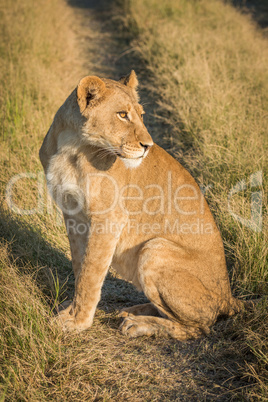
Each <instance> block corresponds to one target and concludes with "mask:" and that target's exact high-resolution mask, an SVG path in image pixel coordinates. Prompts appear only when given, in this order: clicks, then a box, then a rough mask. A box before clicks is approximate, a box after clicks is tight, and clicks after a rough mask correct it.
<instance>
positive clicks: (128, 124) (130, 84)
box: [76, 70, 153, 167]
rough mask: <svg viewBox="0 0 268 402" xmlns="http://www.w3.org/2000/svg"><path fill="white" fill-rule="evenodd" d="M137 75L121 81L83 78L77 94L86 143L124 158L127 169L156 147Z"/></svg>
mask: <svg viewBox="0 0 268 402" xmlns="http://www.w3.org/2000/svg"><path fill="white" fill-rule="evenodd" d="M137 86H138V80H137V77H136V74H135V72H134V71H133V70H132V71H131V73H130V74H129V75H128V76H127V77H124V78H121V79H120V80H119V81H113V80H109V79H100V78H98V77H95V76H88V77H85V78H83V79H82V80H81V81H80V83H79V84H78V87H77V90H76V94H77V103H78V106H79V109H80V113H81V114H82V116H83V117H84V118H85V121H84V123H83V128H82V135H83V138H84V140H85V141H86V142H88V143H90V144H92V145H94V146H97V147H100V148H101V149H102V150H103V152H104V153H107V154H108V153H112V154H115V155H117V156H118V157H119V158H122V160H123V161H124V163H125V165H126V166H127V167H137V166H138V165H139V164H140V163H141V162H142V160H143V158H144V157H145V156H146V155H147V154H148V152H149V149H150V147H151V146H152V145H153V141H152V138H151V136H150V134H149V133H148V131H147V129H146V127H145V125H144V123H143V114H144V110H143V108H142V106H141V105H140V104H139V103H138V94H137V91H136V88H137Z"/></svg>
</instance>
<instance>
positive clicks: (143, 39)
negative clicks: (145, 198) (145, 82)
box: [0, 0, 268, 402]
mask: <svg viewBox="0 0 268 402" xmlns="http://www.w3.org/2000/svg"><path fill="white" fill-rule="evenodd" d="M129 5H130V6H131V7H130V8H128V12H129V13H130V14H129V16H130V21H131V22H132V25H131V27H129V26H128V27H127V30H128V32H127V35H132V36H135V37H136V38H137V33H139V35H140V36H139V38H138V46H139V49H140V51H141V54H142V57H143V58H144V59H145V60H146V61H147V64H148V69H150V70H151V72H152V77H154V79H155V80H156V81H157V83H158V84H157V90H158V91H159V94H160V98H161V110H162V118H165V119H167V120H168V123H169V126H170V127H171V128H172V131H171V133H172V135H170V133H168V132H165V133H164V138H163V136H161V135H160V134H161V133H159V135H158V138H159V141H161V142H162V144H165V146H166V147H168V148H169V149H170V151H171V152H173V153H174V154H175V155H176V156H177V157H179V158H180V159H181V160H183V163H184V164H186V165H187V166H188V167H190V169H191V170H192V172H193V173H194V174H195V177H196V178H197V179H198V180H199V182H200V183H204V184H208V183H213V185H214V187H213V190H212V191H211V192H210V193H209V194H208V195H209V199H210V202H211V205H212V207H213V208H214V210H215V214H216V217H217V219H218V222H219V224H220V226H221V229H222V232H223V235H224V239H225V242H226V249H227V251H228V255H229V261H230V262H232V263H233V264H232V268H233V271H232V272H233V283H234V286H235V287H236V289H237V291H239V292H240V293H241V294H246V293H250V294H253V293H254V292H255V293H257V294H264V293H265V292H267V276H266V275H267V272H266V269H265V258H266V253H267V248H266V247H267V243H266V242H265V231H264V230H263V231H262V232H261V233H257V234H256V233H253V232H252V231H250V230H248V229H245V228H243V227H240V226H239V225H238V224H237V222H235V221H234V220H233V219H232V218H231V217H230V216H228V215H227V214H226V194H227V192H228V190H229V188H230V186H231V185H233V184H235V183H236V182H237V180H240V179H241V178H244V176H248V175H250V174H251V173H252V172H254V171H255V170H257V169H263V170H264V167H263V165H262V163H263V158H264V155H265V149H264V145H263V141H264V135H265V123H264V117H265V116H264V114H265V112H264V111H265V107H267V76H266V74H267V71H266V69H265V63H264V60H265V57H266V54H267V53H266V52H267V51H266V50H265V47H264V46H265V42H264V41H263V39H262V37H261V34H260V33H257V32H256V30H255V28H254V27H253V26H252V25H251V24H250V23H249V21H248V20H247V18H246V17H241V16H240V15H239V14H238V13H236V12H235V11H234V10H233V9H232V8H231V7H229V6H227V5H222V4H221V3H217V6H219V7H217V10H216V9H215V8H213V2H205V3H204V2H198V3H196V2H192V1H190V2H188V1H187V2H186V1H185V2H182V1H180V2H175V1H171V0H170V1H165V2H164V3H163V2H162V3H158V2H153V1H152V0H147V1H143V2H142V1H140V0H138V1H137V2H135V3H134V2H133V3H130V4H129ZM152 11H153V12H152ZM0 16H1V27H0V29H1V39H2V42H1V45H0V57H1V60H0V71H1V73H2V75H1V77H0V85H1V92H0V107H1V108H0V120H1V131H0V141H1V147H0V159H1V181H0V188H1V195H0V197H1V198H0V216H1V220H0V234H1V237H0V280H1V290H0V321H1V328H0V336H1V344H0V401H1V402H4V401H15V400H19V401H48V400H53V401H63V400H64V401H66V400H77V401H96V400H104V401H108V400H109V401H110V400H114V401H159V400H161V401H162V400H163V401H165V400H166V401H169V400H182V401H183V400H186V401H187V400H200V401H201V400H207V401H208V400H211V401H214V400H216V399H217V400H219V401H220V400H222V401H224V400H230V399H232V400H254V399H260V400H264V399H265V397H266V396H267V395H268V390H267V383H266V382H265V377H266V376H267V332H268V331H267V313H266V310H265V303H263V304H261V305H260V306H259V307H256V308H255V309H254V310H253V311H248V312H245V313H244V316H237V317H236V318H235V319H234V320H228V321H222V322H220V323H219V324H217V325H216V326H215V327H214V329H213V330H212V333H211V335H210V337H208V338H205V339H202V340H199V341H196V342H190V343H188V344H186V345H183V344H181V343H179V342H175V341H172V340H168V339H160V338H153V339H147V338H141V339H137V340H136V339H127V338H125V337H123V336H122V335H121V334H120V333H119V332H118V330H117V328H118V325H119V320H118V319H117V318H116V311H117V310H118V309H119V308H120V307H122V306H125V305H128V304H129V305H131V304H135V303H137V302H142V301H143V300H144V298H143V296H142V295H140V294H139V293H138V292H136V291H135V290H134V289H133V287H132V286H131V285H130V284H125V283H124V282H123V281H121V280H120V279H118V278H116V276H115V275H114V274H113V272H112V271H111V272H110V274H109V275H108V278H107V280H106V282H105V284H104V287H103V292H102V300H101V302H100V304H99V308H98V311H97V314H96V318H95V321H94V324H93V327H92V328H91V329H90V331H86V332H85V333H82V334H79V335H76V334H72V335H68V334H65V333H63V332H62V331H61V330H60V329H59V328H58V327H57V325H56V324H55V323H54V322H53V310H54V307H55V306H57V305H58V303H59V302H61V301H62V300H64V298H70V297H71V295H72V292H73V285H74V280H73V276H72V273H71V266H70V261H69V259H68V258H67V257H68V256H69V247H68V243H67V239H66V235H65V230H64V227H63V226H62V225H60V224H59V223H60V216H59V214H58V213H57V211H56V210H55V207H54V206H53V205H50V204H49V200H47V197H46V196H44V203H43V204H40V207H42V206H43V207H44V210H43V211H42V210H40V213H38V214H33V215H21V216H19V215H17V214H14V213H12V212H11V211H10V210H9V208H8V206H7V204H6V202H5V189H6V184H7V183H8V181H9V179H10V178H11V177H13V176H14V175H16V174H18V173H22V172H32V173H33V174H37V176H34V177H33V178H32V179H23V180H21V181H19V182H18V183H17V185H16V186H15V192H14V200H15V201H16V204H17V205H18V206H19V207H20V208H25V209H27V208H33V207H36V206H37V204H38V202H37V194H38V186H37V184H38V177H39V182H40V183H41V182H42V175H40V176H38V174H39V172H40V171H41V166H40V163H39V161H38V149H39V147H40V144H41V141H42V138H43V137H44V135H45V133H46V131H47V129H48V127H49V125H50V123H51V121H52V118H53V116H54V114H55V111H56V109H57V108H58V107H59V106H60V104H61V103H62V101H63V100H64V99H65V98H66V96H67V95H68V94H69V92H70V90H71V89H72V88H73V86H75V85H76V83H77V81H78V80H79V78H80V77H81V76H83V75H86V74H87V73H90V71H92V72H93V71H94V70H93V67H95V66H93V65H87V70H85V67H83V66H84V65H85V62H86V61H87V60H85V59H83V57H84V58H85V55H83V57H82V55H81V54H80V53H79V52H78V48H77V42H76V36H75V35H74V33H73V31H72V29H71V26H73V25H75V26H76V27H77V26H78V25H79V23H80V22H79V21H78V20H76V21H75V24H74V17H73V14H72V13H71V11H69V9H68V8H67V7H66V5H65V3H64V2H63V1H62V0H55V1H53V2H49V1H45V0H40V1H39V2H34V1H33V0H24V1H23V2H20V1H18V0H14V1H12V2H4V1H3V0H0ZM134 20H135V23H133V21H134ZM40 21H41V22H42V23H40ZM87 24H88V20H87ZM95 27H96V26H95ZM159 27H161V29H159ZM77 29H78V28H77ZM85 29H86V28H85V26H84V27H83V34H84V32H85ZM129 30H131V32H130V31H129ZM211 32H212V33H213V34H212V33H211ZM85 35H86V34H85ZM85 37H86V36H85ZM97 37H98V32H96V31H95V32H94V34H92V36H91V38H95V39H96V40H97ZM234 38H236V41H235V42H234ZM67 39H68V40H67ZM234 43H235V46H234ZM84 46H85V45H84ZM248 49H251V50H250V52H249V50H248ZM93 50H94V49H93V48H92V50H91V51H93ZM95 54H96V53H95ZM246 60H248V63H247V66H246V65H245V64H246V63H245V61H246ZM98 68H99V69H100V67H98ZM94 72H95V73H96V71H94ZM174 72H176V73H175V75H174ZM223 72H224V73H223ZM178 74H179V75H178ZM238 93H239V97H238V95H237V94H238ZM155 96H156V95H155ZM157 98H159V96H157ZM161 127H162V126H161ZM262 138H263V140H262ZM248 144H249V145H248ZM181 150H182V151H183V152H182V151H181ZM193 150H194V152H193ZM242 150H243V152H242ZM200 172H202V175H201V174H200ZM40 186H41V187H40V188H41V189H43V186H42V185H41V184H40ZM42 191H44V192H45V189H44V190H42ZM246 196H247V194H245V197H244V198H245V204H246V206H245V208H247V207H248V199H247V198H246ZM224 200H225V201H224ZM264 201H265V200H264ZM240 207H241V206H239V205H237V204H236V205H235V208H240ZM226 216H227V218H226ZM265 222H266V221H264V225H265V224H266V223H265ZM66 256H67V257H66ZM66 278H68V282H67V283H66Z"/></svg>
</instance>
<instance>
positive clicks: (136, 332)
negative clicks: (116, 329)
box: [120, 316, 155, 338]
mask: <svg viewBox="0 0 268 402" xmlns="http://www.w3.org/2000/svg"><path fill="white" fill-rule="evenodd" d="M120 330H121V332H122V334H124V335H128V336H130V337H131V338H135V337H137V336H142V335H152V334H153V333H154V332H155V331H152V328H151V326H150V325H148V324H147V323H146V322H144V321H143V319H142V317H135V316H128V317H126V318H125V319H124V321H123V322H122V324H121V325H120Z"/></svg>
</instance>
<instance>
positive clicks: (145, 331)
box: [120, 315, 204, 341]
mask: <svg viewBox="0 0 268 402" xmlns="http://www.w3.org/2000/svg"><path fill="white" fill-rule="evenodd" d="M120 329H121V331H122V333H123V334H124V335H128V336H130V337H138V336H142V335H147V336H151V335H157V336H158V335H160V336H170V337H171V338H174V339H178V340H180V341H186V340H187V339H194V338H198V337H199V336H201V335H202V333H204V331H202V330H201V329H200V328H198V327H194V326H192V327H191V326H186V325H182V324H180V323H178V322H174V321H171V320H169V319H166V318H161V317H146V316H133V315H132V316H129V317H126V318H125V319H124V321H123V322H122V324H121V326H120Z"/></svg>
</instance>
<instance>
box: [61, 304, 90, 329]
mask: <svg viewBox="0 0 268 402" xmlns="http://www.w3.org/2000/svg"><path fill="white" fill-rule="evenodd" d="M56 321H57V322H58V323H59V325H60V326H61V327H62V328H63V329H64V330H65V331H73V330H76V331H79V332H80V331H84V330H85V329H87V328H89V327H90V326H91V325H92V321H89V320H87V319H79V318H77V317H76V316H75V314H74V310H73V305H72V304H70V305H69V306H68V307H67V308H66V309H64V310H62V311H60V312H59V314H58V315H57V317H56Z"/></svg>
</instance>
